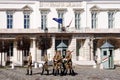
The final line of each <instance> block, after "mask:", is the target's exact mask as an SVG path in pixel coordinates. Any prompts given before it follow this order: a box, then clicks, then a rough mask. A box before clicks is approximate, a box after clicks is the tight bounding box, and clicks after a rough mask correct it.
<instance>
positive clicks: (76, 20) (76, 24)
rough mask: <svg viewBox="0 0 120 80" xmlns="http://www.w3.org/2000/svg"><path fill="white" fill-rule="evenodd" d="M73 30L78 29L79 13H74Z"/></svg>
mask: <svg viewBox="0 0 120 80" xmlns="http://www.w3.org/2000/svg"><path fill="white" fill-rule="evenodd" d="M75 29H80V13H75Z"/></svg>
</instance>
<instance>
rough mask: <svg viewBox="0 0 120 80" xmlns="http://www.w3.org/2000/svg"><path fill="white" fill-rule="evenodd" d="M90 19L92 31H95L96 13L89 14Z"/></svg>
mask: <svg viewBox="0 0 120 80" xmlns="http://www.w3.org/2000/svg"><path fill="white" fill-rule="evenodd" d="M91 19H92V29H95V28H96V27H97V12H92V13H91Z"/></svg>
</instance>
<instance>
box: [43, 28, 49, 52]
mask: <svg viewBox="0 0 120 80" xmlns="http://www.w3.org/2000/svg"><path fill="white" fill-rule="evenodd" d="M44 32H45V37H44V39H43V40H44V53H43V54H47V45H46V43H47V33H48V28H47V27H46V28H45V29H44Z"/></svg>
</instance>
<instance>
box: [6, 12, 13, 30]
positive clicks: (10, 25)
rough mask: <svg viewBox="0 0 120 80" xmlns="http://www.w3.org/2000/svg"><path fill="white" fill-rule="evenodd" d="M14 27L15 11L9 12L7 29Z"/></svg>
mask: <svg viewBox="0 0 120 80" xmlns="http://www.w3.org/2000/svg"><path fill="white" fill-rule="evenodd" d="M12 27H13V13H9V12H8V13H7V29H11V28H12Z"/></svg>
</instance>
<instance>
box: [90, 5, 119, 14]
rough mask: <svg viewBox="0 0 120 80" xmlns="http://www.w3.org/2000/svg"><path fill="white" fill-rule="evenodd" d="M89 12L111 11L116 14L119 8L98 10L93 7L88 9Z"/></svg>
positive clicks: (96, 7)
mask: <svg viewBox="0 0 120 80" xmlns="http://www.w3.org/2000/svg"><path fill="white" fill-rule="evenodd" d="M90 11H91V12H93V11H97V12H104V11H113V12H118V11H120V9H119V8H100V7H98V6H96V5H95V6H93V7H91V8H90Z"/></svg>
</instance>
